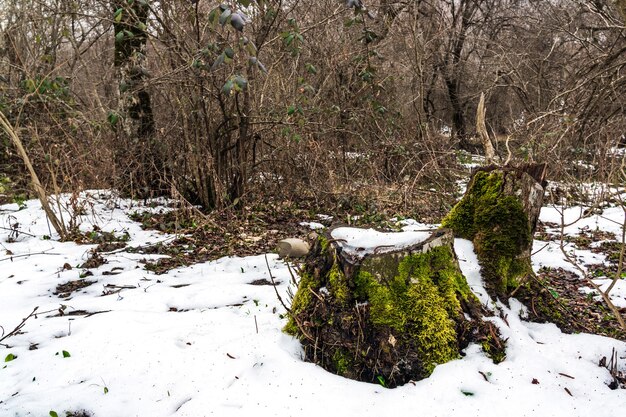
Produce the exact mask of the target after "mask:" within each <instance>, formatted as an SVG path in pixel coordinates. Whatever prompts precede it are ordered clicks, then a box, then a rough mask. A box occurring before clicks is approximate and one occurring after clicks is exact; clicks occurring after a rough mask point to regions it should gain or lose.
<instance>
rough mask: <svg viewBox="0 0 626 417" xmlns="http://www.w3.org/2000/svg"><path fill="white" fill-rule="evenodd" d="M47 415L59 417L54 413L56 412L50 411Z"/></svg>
mask: <svg viewBox="0 0 626 417" xmlns="http://www.w3.org/2000/svg"><path fill="white" fill-rule="evenodd" d="M49 414H50V417H59V415H58V414H57V412H56V411H52V410H50V413H49Z"/></svg>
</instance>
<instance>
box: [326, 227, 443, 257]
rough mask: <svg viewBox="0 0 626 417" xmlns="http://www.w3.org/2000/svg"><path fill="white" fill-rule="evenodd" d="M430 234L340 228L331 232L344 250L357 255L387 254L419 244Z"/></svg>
mask: <svg viewBox="0 0 626 417" xmlns="http://www.w3.org/2000/svg"><path fill="white" fill-rule="evenodd" d="M430 235H431V233H430V232H389V233H386V232H379V231H377V230H374V229H357V228H353V227H338V228H336V229H334V230H333V231H332V232H331V236H332V238H333V239H337V240H338V242H337V243H338V244H339V245H340V246H341V247H342V248H343V250H345V251H347V252H349V253H351V254H353V255H355V256H359V257H362V256H365V255H367V254H371V253H374V252H376V253H385V252H389V251H392V250H396V249H402V248H405V247H408V246H411V245H415V244H418V243H420V242H423V241H425V240H426V239H428V238H429V237H430Z"/></svg>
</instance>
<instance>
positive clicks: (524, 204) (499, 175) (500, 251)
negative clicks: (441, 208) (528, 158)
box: [442, 164, 546, 301]
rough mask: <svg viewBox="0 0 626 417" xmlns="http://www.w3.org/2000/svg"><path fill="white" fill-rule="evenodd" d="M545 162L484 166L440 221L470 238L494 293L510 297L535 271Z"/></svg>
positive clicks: (474, 174)
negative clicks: (533, 253)
mask: <svg viewBox="0 0 626 417" xmlns="http://www.w3.org/2000/svg"><path fill="white" fill-rule="evenodd" d="M545 173H546V166H545V164H541V165H525V166H521V167H497V166H493V165H492V166H488V167H482V168H479V169H477V170H476V171H474V173H473V174H472V178H471V179H470V182H469V185H468V187H467V191H466V192H465V195H464V196H463V198H462V199H461V201H460V202H459V203H458V204H457V205H456V206H455V207H454V208H453V209H452V210H451V211H450V213H449V214H448V215H447V216H446V217H445V218H444V219H443V221H442V226H443V227H449V228H451V229H452V230H454V233H455V235H456V236H458V237H461V238H464V239H468V240H471V241H472V242H473V243H474V249H475V251H476V254H477V256H478V260H479V262H480V265H481V269H482V275H483V279H484V280H485V287H486V289H487V291H488V292H489V294H490V295H491V296H492V297H499V298H500V299H502V300H503V301H505V300H507V299H508V298H509V296H510V294H511V293H512V292H513V291H516V289H517V288H519V287H520V286H521V285H523V284H525V283H526V282H527V281H528V278H530V277H531V276H533V275H534V274H533V270H532V265H531V260H530V255H531V250H532V242H533V235H534V232H535V228H536V226H537V220H538V218H539V211H540V210H541V206H542V204H543V194H544V187H545V185H546V182H545Z"/></svg>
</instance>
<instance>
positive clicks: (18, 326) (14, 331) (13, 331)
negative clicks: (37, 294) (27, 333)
mask: <svg viewBox="0 0 626 417" xmlns="http://www.w3.org/2000/svg"><path fill="white" fill-rule="evenodd" d="M38 308H39V306H37V307H35V308H34V309H33V311H31V312H30V314H29V315H28V316H26V317H25V318H23V319H22V322H21V323H20V324H18V325H17V326H16V327H15V329H13V330H11V331H10V332H9V333H7V334H6V335H5V334H4V327H2V326H0V328H1V329H2V337H0V342H2V341H3V340H6V339H8V338H9V337H11V336H15V335H16V334H18V333H19V331H20V330H21V329H22V327H24V326H25V325H26V321H28V319H29V318H31V317H33V316H34V315H35V313H36V312H37V309H38Z"/></svg>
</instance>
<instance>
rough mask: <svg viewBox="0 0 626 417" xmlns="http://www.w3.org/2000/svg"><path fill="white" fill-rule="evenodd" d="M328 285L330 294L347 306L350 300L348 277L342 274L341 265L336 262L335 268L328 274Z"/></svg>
mask: <svg viewBox="0 0 626 417" xmlns="http://www.w3.org/2000/svg"><path fill="white" fill-rule="evenodd" d="M328 285H329V287H330V288H329V289H330V293H331V294H332V296H333V297H335V299H336V300H337V301H338V302H339V303H340V304H344V305H345V304H346V303H347V302H348V301H349V299H350V289H349V288H348V281H347V280H346V276H345V275H344V274H343V272H341V269H340V268H339V263H338V262H337V261H336V260H335V262H334V264H333V267H332V268H331V269H330V272H328Z"/></svg>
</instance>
